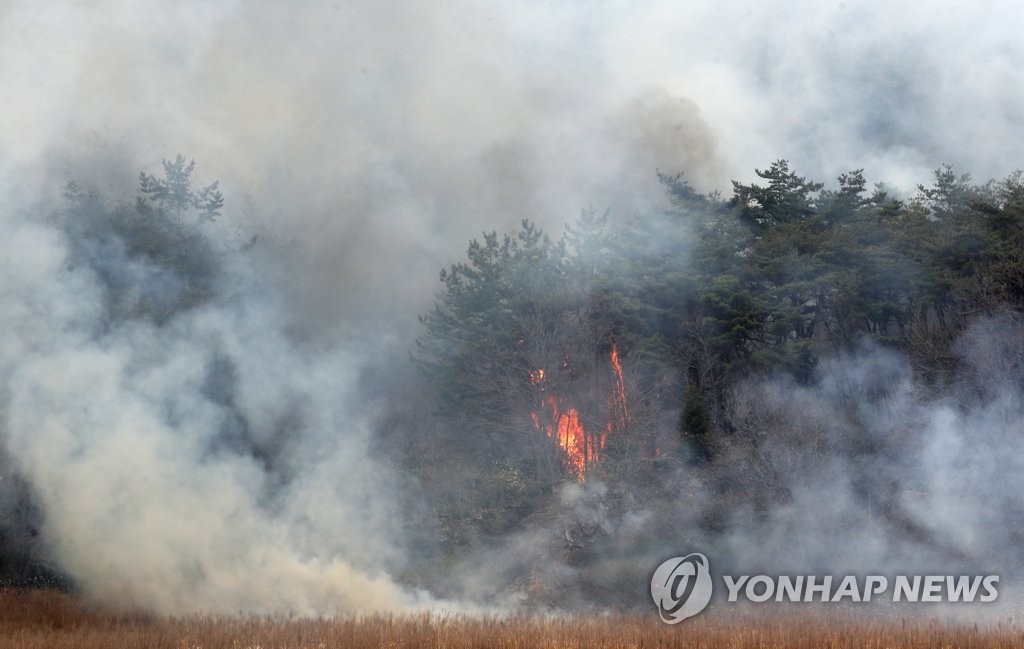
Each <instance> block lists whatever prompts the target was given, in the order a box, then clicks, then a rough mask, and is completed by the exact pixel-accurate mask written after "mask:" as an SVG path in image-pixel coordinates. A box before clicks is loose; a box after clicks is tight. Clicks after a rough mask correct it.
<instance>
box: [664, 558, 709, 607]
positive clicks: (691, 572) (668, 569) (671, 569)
mask: <svg viewBox="0 0 1024 649" xmlns="http://www.w3.org/2000/svg"><path fill="white" fill-rule="evenodd" d="M651 597H653V598H654V603H655V604H657V606H658V615H659V616H661V621H662V622H665V623H667V624H676V623H678V622H682V621H683V620H685V619H686V618H688V617H693V616H694V615H696V614H697V613H700V612H701V611H703V610H704V608H705V607H706V606H707V605H708V602H710V601H711V569H710V568H709V565H708V558H707V557H705V556H704V555H703V554H700V553H699V552H695V553H693V554H688V555H686V556H685V557H673V558H672V559H669V560H668V561H666V562H665V563H663V564H661V565H660V566H658V569H657V570H655V571H654V577H652V578H651Z"/></svg>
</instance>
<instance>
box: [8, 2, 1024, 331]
mask: <svg viewBox="0 0 1024 649" xmlns="http://www.w3.org/2000/svg"><path fill="white" fill-rule="evenodd" d="M1022 23H1024V18H1022V17H1021V13H1020V11H1019V9H1018V8H1017V7H1016V6H1015V5H1014V3H1010V2H985V3H953V2H942V3H929V4H928V5H927V6H925V5H923V4H921V3H910V2H853V1H850V2H829V3H811V2H784V3H783V2H761V3H750V2H717V3H696V2H685V3H680V2H629V3H627V2H597V3H594V2H563V3H547V2H524V3H509V4H498V3H468V2H458V1H456V2H444V3H426V2H411V3H406V2H294V3H287V4H279V3H268V2H218V3H202V2H179V3H173V4H167V3H135V2H128V1H124V2H116V1H110V2H104V1H94V2H85V1H83V2H54V3H45V4H40V3H33V2H17V1H14V2H11V1H10V0H9V1H8V2H5V3H3V5H2V6H0V88H3V91H4V92H3V95H4V101H3V106H2V107H0V115H2V120H0V124H2V125H0V168H2V169H3V170H4V173H6V174H8V175H9V176H12V177H16V178H17V182H16V183H14V185H15V186H16V187H18V188H21V191H23V192H24V193H25V194H27V195H38V194H39V193H41V192H42V191H43V190H44V189H46V190H48V191H53V187H54V186H55V180H60V179H62V178H64V177H74V178H77V179H79V180H81V181H84V182H86V183H91V184H94V185H98V186H100V187H103V188H108V189H113V190H115V191H122V192H128V191H130V190H131V183H133V182H134V178H135V176H136V174H137V172H138V170H139V169H144V170H147V171H150V172H152V171H154V170H158V169H159V164H160V160H161V159H163V158H172V157H173V156H174V155H175V154H176V153H178V152H181V153H184V154H186V155H187V156H191V157H195V158H196V159H197V160H198V162H199V165H200V166H199V168H200V173H201V174H204V175H205V176H204V178H205V179H213V178H219V179H221V180H222V183H223V186H224V189H225V191H226V195H227V199H228V209H227V210H226V213H225V217H224V218H225V220H227V221H228V222H230V223H235V224H238V226H239V227H240V228H243V229H244V230H245V231H246V233H247V235H246V236H248V235H249V234H253V233H255V234H259V235H261V236H262V239H263V240H264V241H266V242H269V245H267V246H265V247H264V252H265V253H266V254H267V255H268V256H270V257H272V258H273V260H274V261H275V264H271V265H268V266H267V268H276V269H277V272H276V273H271V272H269V271H268V273H267V279H268V280H272V281H276V282H279V283H281V284H282V285H283V287H284V289H285V290H284V292H285V293H287V294H288V295H289V296H290V297H291V299H292V300H293V301H294V305H293V307H294V313H295V314H296V315H297V318H298V319H299V320H301V321H302V322H304V323H305V324H306V325H309V326H310V327H314V328H318V329H332V328H335V327H337V326H338V323H340V322H348V323H350V325H351V326H353V327H354V326H356V325H357V324H359V323H363V324H365V323H366V322H372V323H373V325H374V330H377V331H379V325H380V322H382V321H384V320H388V321H392V322H396V323H405V324H408V323H410V322H412V321H413V320H412V314H415V313H416V312H417V311H422V310H423V309H424V308H425V306H426V305H427V304H429V300H430V298H431V296H432V295H433V292H434V290H435V289H436V287H437V284H436V272H437V270H438V269H439V268H440V267H441V266H442V265H444V264H446V263H449V262H450V261H453V260H455V259H457V258H458V256H459V255H460V254H461V252H462V251H463V250H464V248H465V243H466V241H467V240H468V239H469V238H471V237H474V236H479V234H480V232H481V231H483V230H490V229H498V230H510V229H513V228H515V227H516V226H517V225H518V223H519V221H520V220H521V219H522V218H530V219H532V220H536V221H538V222H539V223H541V224H542V225H544V226H546V227H548V228H549V229H551V230H552V231H553V232H555V233H556V234H557V233H559V232H560V231H561V226H562V224H563V223H565V222H566V221H571V220H572V219H573V218H575V216H576V215H577V214H578V213H579V210H580V209H582V208H586V207H589V206H594V207H595V208H598V209H604V208H611V209H612V210H613V212H616V213H619V214H629V213H632V212H634V211H643V210H646V209H650V208H652V207H657V206H659V205H661V204H662V201H663V200H664V198H663V192H662V191H661V190H660V188H659V185H658V183H657V180H656V175H655V172H656V171H657V170H661V171H664V172H670V173H675V172H678V171H684V172H686V174H687V177H688V178H689V179H690V181H691V182H692V183H693V184H694V185H695V186H696V187H697V188H698V189H700V190H704V191H708V190H713V189H721V190H723V191H725V192H726V194H728V189H729V181H730V180H731V179H739V180H751V179H753V178H754V176H753V170H754V168H764V167H766V166H767V165H768V164H769V163H770V161H772V160H774V159H776V158H779V157H784V158H787V159H789V160H791V162H792V163H793V165H794V166H795V168H796V169H797V170H798V171H799V172H801V173H804V174H807V175H810V176H812V177H814V178H816V179H821V180H825V181H828V180H829V179H831V178H834V177H835V176H836V175H838V174H839V173H841V172H843V171H846V170H848V169H850V168H859V167H864V168H865V169H866V175H867V177H868V178H869V180H870V181H872V182H875V181H886V182H887V183H889V184H891V185H894V186H897V187H903V188H906V189H912V188H913V186H914V184H915V183H916V182H920V181H924V180H927V178H928V174H929V171H930V170H931V169H934V168H935V167H937V166H938V165H939V164H941V163H944V162H950V163H953V164H954V165H956V167H957V168H959V169H963V170H965V171H970V172H972V173H973V174H974V176H975V178H976V179H979V180H983V179H987V178H989V177H998V176H1002V175H1004V174H1005V173H1007V172H1009V171H1011V170H1012V169H1014V168H1016V167H1017V166H1018V165H1019V159H1018V158H1019V153H1018V150H1017V148H1016V146H1015V141H1014V138H1013V137H1012V136H1013V134H1015V133H1016V132H1018V131H1019V128H1020V126H1021V122H1022V117H1024V116H1022V109H1021V106H1022V105H1024V102H1022V101H1021V97H1020V94H1021V93H1022V92H1024V91H1022V90H1021V88H1024V83H1022V81H1024V79H1022V78H1021V77H1022V74H1024V73H1022V72H1021V71H1020V67H1019V65H1017V63H1018V62H1019V61H1020V60H1022V58H1024V57H1022V54H1024V52H1022V49H1024V46H1022V45H1021V44H1020V40H1019V38H1017V35H1018V34H1019V32H1020V28H1021V27H1022V26H1024V25H1022ZM33 192H35V194H33Z"/></svg>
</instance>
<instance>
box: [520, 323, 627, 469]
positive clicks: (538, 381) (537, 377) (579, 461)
mask: <svg viewBox="0 0 1024 649" xmlns="http://www.w3.org/2000/svg"><path fill="white" fill-rule="evenodd" d="M611 343H612V351H611V365H612V372H613V374H614V386H613V388H612V393H611V394H610V395H608V401H609V405H610V407H611V413H612V419H611V421H609V422H608V423H607V424H606V425H605V426H604V429H603V430H602V431H601V432H600V433H599V434H594V433H588V432H587V430H586V429H585V428H584V426H583V422H582V421H581V419H580V413H579V411H578V410H576V409H575V408H572V407H570V406H569V405H567V403H566V400H565V399H564V398H563V397H560V396H557V395H553V394H545V396H544V397H543V399H542V400H541V407H540V409H539V412H531V413H530V419H532V420H533V425H534V427H536V428H537V430H543V431H544V432H545V433H546V434H547V436H548V437H549V438H551V439H554V440H556V441H557V442H558V446H559V448H561V449H562V451H563V452H564V454H565V464H566V467H568V469H569V470H570V471H571V472H572V473H573V475H575V476H576V478H577V479H578V480H581V481H582V480H584V479H585V478H586V474H587V468H588V466H589V465H590V464H592V463H594V462H597V461H598V460H600V458H601V450H602V449H603V448H604V443H605V440H606V439H607V438H608V433H610V432H612V431H614V430H622V429H625V428H627V427H628V426H629V407H628V404H627V401H626V381H625V379H624V378H623V374H622V363H621V362H620V361H619V347H618V345H617V344H616V343H615V340H614V339H611ZM562 366H563V369H566V368H567V361H563V363H562ZM530 384H531V385H536V386H538V387H540V389H541V391H542V392H544V391H546V387H545V386H546V381H545V374H544V370H543V369H540V368H538V369H535V370H532V371H531V372H530Z"/></svg>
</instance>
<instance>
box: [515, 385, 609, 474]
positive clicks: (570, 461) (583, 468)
mask: <svg viewBox="0 0 1024 649" xmlns="http://www.w3.org/2000/svg"><path fill="white" fill-rule="evenodd" d="M541 411H542V412H543V414H544V421H545V425H543V426H542V425H541V416H540V415H538V413H536V412H532V413H530V418H531V419H533V425H534V426H536V427H537V429H538V430H543V431H544V432H545V433H547V436H548V437H550V438H552V439H554V440H556V441H557V442H558V447H559V448H560V449H562V451H563V452H564V453H565V464H566V466H567V467H568V469H569V470H570V471H571V472H572V474H573V475H575V476H576V478H578V479H579V480H583V479H584V478H585V477H586V474H587V466H588V465H589V464H591V463H593V462H596V461H597V460H598V459H599V457H600V451H601V448H602V447H603V446H604V440H605V435H604V434H601V435H600V437H597V436H595V435H590V434H588V433H587V431H586V429H584V427H583V422H582V421H581V420H580V413H579V411H578V410H576V409H575V408H571V407H568V406H566V405H565V399H563V398H562V397H558V396H555V395H548V396H546V397H544V399H543V400H542V401H541Z"/></svg>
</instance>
